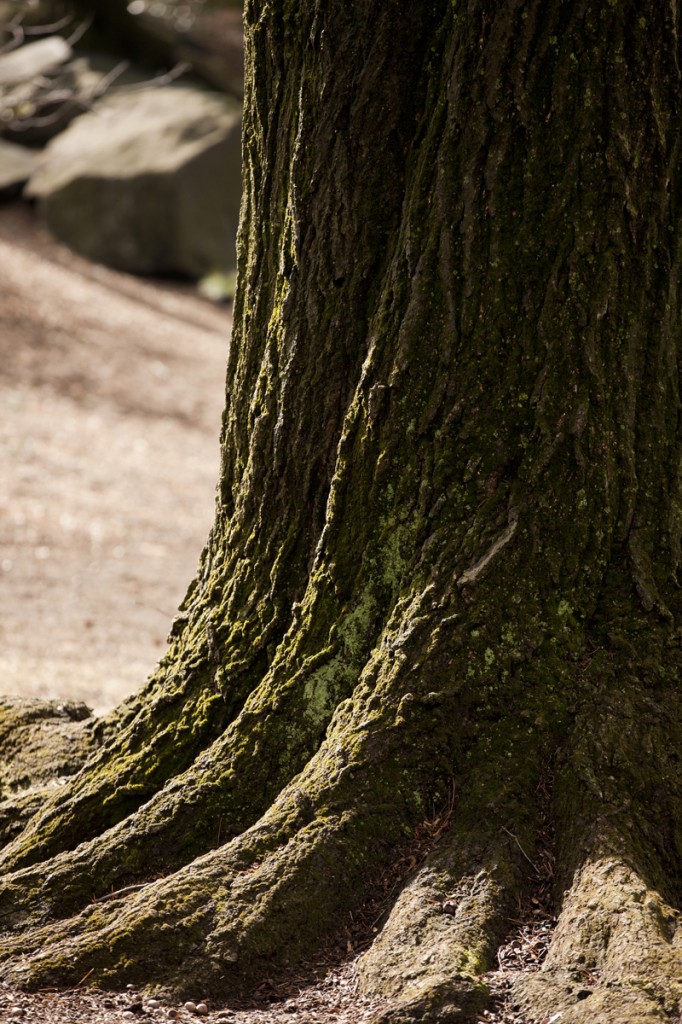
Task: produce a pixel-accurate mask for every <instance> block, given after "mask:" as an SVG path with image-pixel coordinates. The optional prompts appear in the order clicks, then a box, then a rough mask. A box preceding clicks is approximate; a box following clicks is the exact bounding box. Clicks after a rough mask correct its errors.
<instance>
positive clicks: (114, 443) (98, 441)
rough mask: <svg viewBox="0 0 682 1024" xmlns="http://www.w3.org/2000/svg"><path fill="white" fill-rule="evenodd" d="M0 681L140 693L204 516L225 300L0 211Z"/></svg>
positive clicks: (93, 696) (208, 511)
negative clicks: (93, 256) (127, 268)
mask: <svg viewBox="0 0 682 1024" xmlns="http://www.w3.org/2000/svg"><path fill="white" fill-rule="evenodd" d="M0 282H1V286H0V287H1V290H0V410H1V415H0V692H2V693H6V694H17V695H24V696H40V697H47V696H55V697H63V698H78V699H81V700H84V701H85V702H86V703H88V704H89V705H90V706H91V707H93V708H94V709H95V710H96V711H102V710H104V709H106V708H109V707H111V706H113V705H114V704H115V703H116V702H118V701H119V700H120V699H121V698H122V697H123V696H125V695H126V694H128V693H129V692H131V691H132V690H133V689H135V688H137V687H138V686H140V685H141V684H142V683H143V682H144V680H145V678H146V677H147V675H148V674H149V672H150V670H151V669H152V668H153V667H154V665H155V664H156V662H157V661H158V659H159V657H160V656H161V654H162V652H163V650H164V645H165V637H166V635H167V632H168V627H169V625H170V622H171V620H172V618H173V616H174V614H175V609H176V608H177V606H178V604H179V602H180V601H181V599H182V597H183V594H184V592H185V589H186V587H187V585H188V583H189V581H190V579H191V577H192V574H193V572H194V569H195V568H196V565H197V562H198V558H199V554H200V551H201V548H202V545H203V542H204V540H205V538H206V536H207V533H208V530H209V527H210V525H211V521H212V515H213V495H214V491H215V484H216V481H217V474H218V435H219V427H220V415H221V411H222V406H223V395H224V375H225V363H226V354H227V346H228V339H229V333H230V327H231V319H230V314H229V311H227V310H226V309H224V308H220V307H215V306H212V305H211V304H210V303H208V302H207V301H206V300H204V299H202V298H201V297H200V296H199V295H197V293H196V292H195V291H194V289H193V288H192V287H190V286H186V285H182V284H180V283H174V282H173V283H165V284H164V283H158V282H152V281H147V280H141V279H135V278H131V277H128V276H126V275H123V274H118V273H115V272H114V271H111V270H108V269H105V268H103V267H99V266H95V265H93V264H90V263H88V262H87V261H85V260H82V259H80V258H78V257H77V256H74V254H73V253H71V252H70V251H69V250H67V249H66V248H65V247H63V246H61V245H59V244H57V243H56V242H54V241H53V240H52V239H51V238H50V236H49V235H48V234H47V232H46V231H45V230H44V229H43V228H42V227H41V226H40V224H39V221H38V219H37V218H36V217H35V216H34V215H33V212H32V211H31V209H30V208H29V207H27V206H22V205H20V204H18V203H14V204H10V205H5V206H0Z"/></svg>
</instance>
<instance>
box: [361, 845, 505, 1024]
mask: <svg viewBox="0 0 682 1024" xmlns="http://www.w3.org/2000/svg"><path fill="white" fill-rule="evenodd" d="M485 832H486V827H485V826H484V827H483V829H482V834H480V835H477V836H476V838H475V839H474V838H473V837H471V836H470V835H467V834H466V833H465V834H462V833H461V832H459V831H457V830H455V831H453V832H451V833H450V834H449V835H448V836H447V841H446V842H445V843H444V844H443V845H442V846H440V847H439V848H438V849H437V851H436V852H434V853H433V854H431V855H430V856H429V858H428V860H427V862H426V864H425V865H424V866H423V867H422V868H421V869H420V870H419V871H418V873H417V874H416V876H415V877H414V878H413V879H412V880H411V881H410V882H409V883H408V884H407V885H406V886H405V888H404V889H403V890H402V892H401V893H400V895H399V897H398V899H397V901H396V903H395V906H394V907H393V909H392V911H391V914H390V916H389V918H388V921H387V922H386V924H385V925H384V927H383V928H382V930H381V932H380V934H379V935H378V937H377V939H376V940H375V942H374V943H373V945H372V947H371V948H370V949H369V950H368V952H367V953H365V954H364V955H363V957H362V958H361V960H360V961H359V964H358V970H359V977H360V986H361V991H362V992H363V993H365V994H367V995H371V996H387V997H389V998H390V999H391V1000H392V1005H391V1007H390V1009H388V1010H387V1011H386V1012H385V1014H384V1015H383V1016H382V1018H381V1019H382V1020H384V1021H386V1022H387V1024H388V1022H389V1021H391V1022H392V1021H396V1022H398V1021H405V1022H407V1021H412V1020H414V1021H420V1020H425V1019H428V1020H434V1021H437V1020H441V1019H443V1020H446V1019H455V1018H456V1017H457V1016H458V1015H459V1016H462V1015H464V1014H465V1013H470V1012H473V1011H475V1010H476V1009H478V1008H480V1007H482V1006H483V1005H484V1004H485V1002H486V1001H487V989H486V987H485V985H484V984H483V983H482V981H481V975H482V974H483V973H484V972H485V970H486V969H487V967H488V966H489V964H490V961H491V958H492V957H493V956H494V952H495V949H496V948H497V944H498V942H499V940H500V936H501V935H502V934H503V933H504V930H505V927H506V921H507V917H508V914H509V911H510V907H511V904H512V901H513V896H514V894H515V893H516V891H517V890H518V888H519V885H520V882H521V875H522V873H523V872H522V871H521V870H520V868H521V865H520V864H519V860H521V859H522V858H521V857H520V854H519V853H518V851H514V850H511V849H510V847H509V843H508V842H507V841H506V837H505V836H504V835H503V834H501V833H500V832H499V830H497V831H495V830H494V829H493V831H492V833H490V832H489V833H488V843H487V844H486V842H485Z"/></svg>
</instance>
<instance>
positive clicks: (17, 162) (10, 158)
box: [0, 139, 38, 196]
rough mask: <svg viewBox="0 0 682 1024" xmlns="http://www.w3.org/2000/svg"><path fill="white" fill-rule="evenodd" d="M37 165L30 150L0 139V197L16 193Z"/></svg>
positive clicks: (34, 154) (35, 156)
mask: <svg viewBox="0 0 682 1024" xmlns="http://www.w3.org/2000/svg"><path fill="white" fill-rule="evenodd" d="M37 164H38V157H37V155H36V153H34V152H33V151H32V150H30V149H26V147H25V146H15V144H14V143H13V142H6V141H5V140H4V139H0V196H6V195H7V194H8V193H11V194H13V193H14V192H16V191H18V189H19V187H20V186H21V185H23V183H24V182H25V181H28V179H29V178H30V177H31V175H32V174H33V172H34V171H35V169H36V166H37Z"/></svg>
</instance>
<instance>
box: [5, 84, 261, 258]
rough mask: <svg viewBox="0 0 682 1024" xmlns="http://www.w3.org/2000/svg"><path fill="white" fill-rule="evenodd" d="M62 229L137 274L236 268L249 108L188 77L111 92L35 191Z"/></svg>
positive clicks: (47, 155) (81, 123) (52, 156)
mask: <svg viewBox="0 0 682 1024" xmlns="http://www.w3.org/2000/svg"><path fill="white" fill-rule="evenodd" d="M25 194H27V195H29V196H32V197H35V198H37V199H39V200H40V206H41V208H42V210H43V212H44V214H45V217H46V219H47V223H48V225H49V227H50V229H51V230H52V231H53V233H54V234H55V235H56V236H57V237H58V238H59V239H61V240H62V241H64V242H66V244H67V245H70V246H71V247H72V248H73V249H75V250H76V251H77V252H80V253H82V254H83V255H85V256H87V257H88V258H90V259H92V260H95V261H97V262H101V263H106V264H108V265H109V266H113V267H117V268H119V269H122V270H127V271H132V272H133V273H143V274H151V273H169V272H179V273H182V274H186V275H188V276H190V277H193V278H201V277H204V276H205V275H207V274H210V273H214V272H221V273H229V272H230V271H231V270H232V269H233V268H234V264H235V235H236V227H237V220H238V213H239V203H240V196H241V106H240V104H239V103H238V102H237V101H236V100H233V99H231V98H230V97H228V96H223V95H221V94H219V93H214V92H210V91H209V90H207V89H204V88H202V87H199V86H194V85H191V84H188V83H176V84H173V85H170V86H163V87H156V88H144V89H141V90H140V91H138V92H131V93H127V94H120V95H111V96H109V97H106V98H105V99H104V100H102V102H101V103H100V104H99V105H98V106H97V107H96V109H95V110H93V111H91V112H89V113H86V114H83V115H82V116H81V117H79V118H78V119H77V120H76V121H74V122H73V123H72V124H71V125H70V126H69V128H67V129H66V131H64V132H63V133H62V134H61V135H59V136H57V138H55V139H54V140H53V141H52V142H51V143H50V144H49V146H48V147H47V148H46V150H45V151H44V153H43V158H42V161H41V164H40V166H39V168H38V170H37V171H36V173H35V174H34V175H33V176H32V178H31V179H30V181H29V185H28V187H27V190H26V193H25Z"/></svg>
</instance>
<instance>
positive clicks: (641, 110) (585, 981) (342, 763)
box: [0, 0, 682, 1024]
mask: <svg viewBox="0 0 682 1024" xmlns="http://www.w3.org/2000/svg"><path fill="white" fill-rule="evenodd" d="M678 20H679V10H678V5H677V3H676V0H670V3H661V4H658V5H651V9H649V8H647V9H646V10H644V9H643V8H642V6H641V5H635V4H634V3H633V2H631V0H622V2H621V3H619V4H611V3H609V4H592V3H591V2H589V0H523V2H522V0H506V2H502V0H500V2H498V3H492V2H489V0H469V3H467V4H452V3H450V2H446V0H437V2H435V3H429V4H425V3H423V4H410V5H404V4H401V3H399V2H398V0H389V2H386V0H383V2H381V3H379V2H374V0H328V2H326V3H324V4H322V3H319V2H313V0H310V2H308V3H303V4H301V3H294V2H292V0H269V2H268V0H249V2H247V4H246V9H245V22H246V54H247V79H246V109H245V120H244V161H245V174H244V180H245V191H244V198H243V209H242V222H241V233H240V240H239V247H238V248H239V285H238V295H237V302H236V308H235V326H234V337H233V343H232V347H231V352H230V357H229V365H228V388H227V391H228V399H227V408H226V412H225V416H224V422H223V431H222V469H221V479H220V485H219V491H218V498H217V504H216V517H215V525H214V528H213V531H212V533H211V536H210V538H209V541H208V544H207V546H206V548H205V551H204V553H203V556H202V561H201V566H200V569H199V573H198V576H197V578H196V580H195V581H194V583H193V584H192V586H191V587H190V590H189V592H188V594H187V597H186V599H185V602H184V605H183V608H182V610H181V613H180V615H179V617H178V619H177V620H176V623H175V626H174V630H173V635H172V637H171V642H170V647H169V650H168V654H167V655H166V657H165V659H164V660H163V662H162V664H161V666H160V667H159V670H158V672H157V673H156V675H155V676H154V677H153V678H152V679H151V681H150V682H149V683H148V684H147V687H146V688H145V689H144V690H143V691H142V692H141V694H140V695H138V696H137V697H135V698H133V699H132V700H131V701H129V702H128V703H127V704H125V705H124V706H123V707H122V708H120V709H118V710H117V711H115V712H114V713H113V714H112V715H111V716H109V718H108V719H105V720H103V721H101V722H97V723H94V724H93V725H91V726H88V730H89V732H88V736H89V741H90V742H92V743H96V744H97V745H98V746H97V750H96V752H95V753H94V754H93V755H92V756H91V758H90V760H89V761H88V762H87V764H86V765H85V767H84V768H83V770H82V771H81V772H80V774H79V775H78V776H77V777H76V778H75V779H74V780H73V781H72V782H70V783H69V784H67V785H65V786H63V787H62V788H60V789H59V791H58V792H57V793H56V795H55V796H54V797H52V798H51V799H49V800H47V801H46V802H45V803H44V805H43V806H42V809H41V810H40V812H39V813H36V814H35V815H34V817H33V818H32V819H31V820H30V821H29V823H28V824H27V826H26V828H25V829H24V830H23V832H21V834H20V835H18V836H16V837H12V838H11V837H10V836H9V834H8V835H7V838H8V839H10V841H8V842H7V845H6V846H5V848H4V852H3V854H2V859H1V863H2V871H3V875H2V879H1V881H0V921H1V922H2V926H3V928H4V929H5V932H6V934H5V936H4V938H2V939H0V965H1V966H0V974H2V976H3V977H5V978H7V979H10V980H12V981H13V982H15V983H19V984H24V985H28V986H38V985H45V984H54V983H58V984H66V983H69V984H71V983H74V982H78V981H79V980H80V979H81V978H82V977H83V976H84V975H86V973H87V972H92V973H91V974H90V975H89V981H90V982H92V983H98V984H101V985H115V984H120V983H122V982H123V981H139V982H140V983H144V982H148V981H149V980H150V979H152V978H153V979H154V980H155V981H156V982H159V981H162V982H164V983H165V984H166V986H167V987H168V988H169V989H172V990H173V991H175V992H182V991H183V990H185V989H189V988H190V987H191V988H192V990H194V991H196V990H197V989H198V988H200V987H201V988H202V991H206V992H208V991H210V992H213V993H215V994H219V995H222V996H225V995H229V994H230V993H234V992H241V991H243V990H245V989H248V988H249V987H250V986H253V985H254V984H256V983H257V982H258V980H259V979H260V978H262V977H263V976H270V974H271V972H272V971H273V970H276V969H277V968H278V967H280V968H283V967H285V966H286V964H287V962H289V961H293V960H300V959H302V958H305V957H306V956H308V955H309V954H310V953H311V950H313V949H314V947H315V946H316V944H318V943H320V942H321V941H323V940H324V939H325V937H326V936H328V935H329V934H330V932H332V931H334V930H336V931H338V929H339V922H342V923H344V922H347V921H348V920H349V915H350V914H352V913H353V912H354V911H356V910H357V909H358V908H359V907H360V906H361V905H362V903H363V901H365V900H366V899H367V898H368V897H369V896H370V895H371V893H372V891H373V886H374V885H375V883H376V880H377V878H378V877H379V876H380V875H381V874H382V873H385V872H386V870H387V869H389V868H390V866H391V865H392V864H393V863H394V862H395V860H396V857H397V853H396V851H397V850H399V849H402V848H403V846H404V844H405V843H406V842H409V839H410V836H413V835H414V834H415V829H418V827H419V826H420V823H423V822H424V821H425V820H426V819H432V818H433V816H434V813H435V812H434V808H440V807H442V806H443V805H444V803H445V802H446V801H447V797H448V793H449V792H450V791H451V789H452V788H453V787H454V793H455V801H454V805H453V808H452V814H451V817H450V819H449V821H450V827H449V829H448V830H447V831H444V832H443V833H442V835H441V836H440V841H439V842H438V843H437V844H436V845H435V846H434V848H433V850H432V852H431V853H430V854H429V855H428V857H427V858H426V860H425V861H424V862H423V863H422V865H421V866H420V867H419V868H418V869H417V870H416V871H415V873H414V874H413V876H412V877H411V878H410V879H408V880H407V882H406V884H405V885H404V887H403V888H402V891H401V892H400V894H399V895H398V896H397V898H396V899H395V900H394V904H393V906H392V908H391V909H390V913H388V915H387V918H386V920H385V922H384V923H383V925H382V927H381V930H380V931H379V933H378V934H377V936H376V938H375V941H374V943H373V945H372V947H371V948H370V949H369V950H368V951H367V952H366V953H365V955H364V957H363V960H362V963H361V976H362V979H363V982H362V983H363V986H364V988H365V990H366V991H367V992H373V993H379V994H384V995H387V996H389V997H390V998H391V1000H392V1004H391V1009H390V1010H389V1011H387V1013H386V1015H385V1016H384V1018H383V1019H384V1021H386V1022H388V1021H391V1022H399V1021H400V1022H408V1021H413V1020H414V1021H416V1020H431V1021H437V1020H441V1021H446V1020H454V1019H466V1017H467V1015H471V1014H473V1013H475V1012H476V1011H478V1010H479V1009H480V1008H481V1007H482V1006H483V1004H484V1003H485V1000H486V998H487V992H486V986H485V984H484V983H483V980H482V975H483V974H484V973H485V971H486V970H487V969H488V968H489V967H490V966H491V964H492V962H493V960H494V956H495V951H496V949H497V946H498V945H499V943H500V942H501V941H502V939H503V938H504V935H505V933H506V932H507V930H508V920H509V916H510V912H511V910H512V909H513V908H514V907H515V906H516V904H517V901H518V900H519V899H521V898H522V896H523V893H524V892H527V891H528V887H529V886H530V885H531V884H532V871H531V868H530V864H529V861H530V862H533V860H534V857H535V850H536V845H537V843H536V841H537V837H538V835H539V833H541V832H542V829H543V828H544V825H543V824H542V821H543V820H544V818H541V816H540V812H541V811H542V814H543V815H546V813H549V814H550V815H551V818H552V821H553V826H554V829H555V831H556V836H557V840H556V864H555V866H554V869H553V870H554V875H555V879H556V899H557V913H558V924H557V927H556V930H555V933H554V936H553V939H552V942H551V946H550V950H549V955H548V957H547V960H546V962H545V964H544V966H543V969H542V970H541V971H540V972H539V973H538V974H536V975H535V976H534V977H533V978H531V979H530V980H525V981H520V982H519V984H518V985H517V988H516V991H515V995H514V998H515V1000H516V1002H517V1003H518V1005H519V1006H520V1007H522V1009H523V1011H524V1012H526V1013H527V1014H528V1015H529V1017H531V1018H532V1017H538V1018H540V1017H542V1015H543V1014H544V1015H548V1014H549V1015H551V1014H555V1013H558V1012H561V1013H562V1017H561V1024H567V1022H569V1021H570V1022H580V1021H585V1022H587V1021H595V1020H599V1021H600V1022H605V1024H609V1022H611V1021H613V1022H614V1024H615V1022H618V1024H622V1022H624V1021H625V1022H630V1021H631V1022H633V1024H634V1022H645V1021H646V1022H648V1021H652V1022H653V1021H669V1020H670V1019H671V1017H672V1016H674V1015H675V1014H679V1013H680V1002H681V1000H682V941H681V939H682V930H680V928H679V926H678V907H679V903H680V895H681V894H680V887H681V882H682V875H681V871H680V868H681V855H682V830H681V826H680V822H681V821H682V795H681V780H680V771H679V746H680V739H681V738H682V728H681V717H680V688H679V684H678V674H679V671H680V668H681V667H682V651H681V644H682V640H681V636H682V633H681V632H680V621H681V613H682V601H681V596H680V589H679V583H678V578H677V574H678V571H679V569H680V562H681V544H680V535H681V530H682V495H681V473H680V467H681V466H682V417H681V415H680V412H681V403H680V381H679V360H680V353H681V351H682V336H681V333H680V284H681V261H680V258H681V243H682V231H681V223H680V212H681V211H680V196H681V195H682V161H681V156H682V150H681V148H680V135H679V124H680V118H681V116H682V110H681V109H680V108H681V107H682V102H681V101H682V91H681V88H682V82H681V76H680V68H679V63H678V61H679V57H680V47H679V40H678ZM550 787H551V795H550V798H549V802H548V807H544V808H542V807H540V806H539V802H538V800H537V798H536V794H537V793H538V791H541V792H547V791H548V789H549V788H550ZM545 802H547V801H545ZM130 887H132V888H130ZM121 890H126V891H123V892H121ZM112 893H117V894H118V895H115V896H112ZM443 909H446V910H447V912H446V913H444V912H443Z"/></svg>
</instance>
